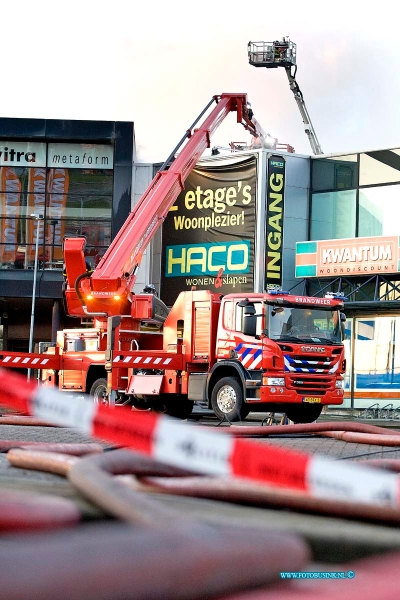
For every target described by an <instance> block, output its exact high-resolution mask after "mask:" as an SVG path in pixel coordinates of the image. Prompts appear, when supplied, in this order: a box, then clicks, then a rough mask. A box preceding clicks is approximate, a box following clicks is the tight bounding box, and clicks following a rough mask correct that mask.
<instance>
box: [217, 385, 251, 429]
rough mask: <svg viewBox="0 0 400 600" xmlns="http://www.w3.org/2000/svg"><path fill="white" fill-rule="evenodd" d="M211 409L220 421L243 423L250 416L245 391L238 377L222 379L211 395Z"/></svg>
mask: <svg viewBox="0 0 400 600" xmlns="http://www.w3.org/2000/svg"><path fill="white" fill-rule="evenodd" d="M211 407H212V409H213V411H214V413H215V414H216V416H217V417H218V418H219V419H221V420H222V419H228V421H242V420H243V419H245V418H246V417H247V415H248V414H249V411H248V408H247V406H245V404H244V401H243V389H242V386H241V383H240V380H239V379H238V378H237V377H222V379H220V380H219V381H217V383H216V384H215V386H214V388H213V391H212V393H211Z"/></svg>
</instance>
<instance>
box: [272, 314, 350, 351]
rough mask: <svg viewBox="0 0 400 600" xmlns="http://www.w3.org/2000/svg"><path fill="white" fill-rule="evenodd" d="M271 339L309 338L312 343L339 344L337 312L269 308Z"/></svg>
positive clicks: (339, 334) (339, 332) (339, 331)
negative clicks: (331, 342)
mask: <svg viewBox="0 0 400 600" xmlns="http://www.w3.org/2000/svg"><path fill="white" fill-rule="evenodd" d="M268 313H269V337H270V338H271V339H275V340H276V339H280V340H285V339H288V338H290V339H292V338H301V339H303V338H310V339H312V341H315V342H320V341H321V340H322V341H323V342H326V340H331V341H333V342H334V343H340V342H341V330H340V320H339V311H337V310H319V309H313V308H306V307H301V308H288V307H282V306H269V307H268ZM326 343H327V342H326Z"/></svg>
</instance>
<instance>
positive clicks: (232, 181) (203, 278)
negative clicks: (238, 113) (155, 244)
mask: <svg viewBox="0 0 400 600" xmlns="http://www.w3.org/2000/svg"><path fill="white" fill-rule="evenodd" d="M256 202H257V158H256V157H255V156H250V157H249V156H246V157H244V158H243V160H240V161H235V163H234V164H232V163H231V164H223V165H215V166H214V165H213V166H205V165H204V166H202V165H198V166H197V167H196V168H195V169H193V171H192V172H191V173H190V175H189V176H188V178H187V180H186V182H185V189H184V191H183V192H182V193H181V194H180V195H179V197H178V198H177V200H176V202H175V204H174V206H173V207H172V208H171V209H170V211H169V213H168V216H167V218H166V219H165V222H164V224H163V229H162V246H163V247H162V263H161V265H162V266H161V297H162V299H163V301H164V302H165V303H166V304H167V305H171V304H172V303H173V302H174V301H175V300H176V298H177V296H178V294H179V292H181V291H185V290H190V289H199V290H201V289H209V290H212V291H216V292H221V294H228V293H231V292H243V291H248V292H251V291H254V240H255V227H256Z"/></svg>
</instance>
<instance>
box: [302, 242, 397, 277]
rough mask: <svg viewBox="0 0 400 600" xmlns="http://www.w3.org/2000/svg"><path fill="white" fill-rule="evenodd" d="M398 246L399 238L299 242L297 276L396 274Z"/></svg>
mask: <svg viewBox="0 0 400 600" xmlns="http://www.w3.org/2000/svg"><path fill="white" fill-rule="evenodd" d="M399 245H400V238H399V236H376V237H361V238H351V239H341V240H318V241H313V242H298V243H297V244H296V277H332V276H335V277H337V276H341V275H343V276H347V277H349V276H352V275H358V276H359V275H382V274H385V273H397V272H399V271H400V269H399V259H400V253H399Z"/></svg>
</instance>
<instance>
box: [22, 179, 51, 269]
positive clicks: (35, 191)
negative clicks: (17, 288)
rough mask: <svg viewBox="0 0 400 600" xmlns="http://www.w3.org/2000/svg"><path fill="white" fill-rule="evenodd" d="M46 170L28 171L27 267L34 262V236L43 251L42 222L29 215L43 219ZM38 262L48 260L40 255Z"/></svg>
mask: <svg viewBox="0 0 400 600" xmlns="http://www.w3.org/2000/svg"><path fill="white" fill-rule="evenodd" d="M45 193H46V169H41V168H39V169H29V176H28V194H27V209H26V210H27V212H26V216H27V217H28V218H27V219H26V262H27V265H26V266H28V264H29V263H30V262H33V261H34V260H35V246H36V236H39V248H40V251H41V252H42V251H43V242H44V222H43V221H38V220H37V219H30V218H29V215H31V214H36V215H42V217H44V213H45V201H46V195H45ZM40 260H42V261H44V260H48V259H47V258H46V257H44V256H42V255H40Z"/></svg>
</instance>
